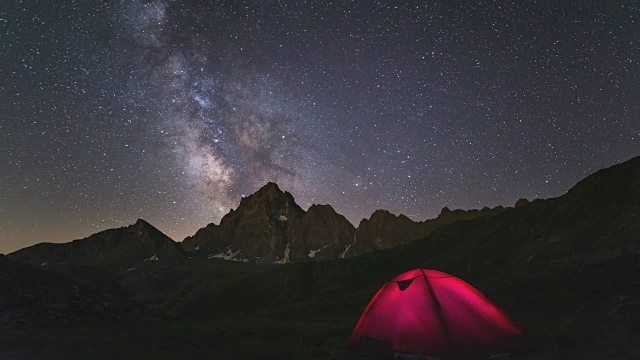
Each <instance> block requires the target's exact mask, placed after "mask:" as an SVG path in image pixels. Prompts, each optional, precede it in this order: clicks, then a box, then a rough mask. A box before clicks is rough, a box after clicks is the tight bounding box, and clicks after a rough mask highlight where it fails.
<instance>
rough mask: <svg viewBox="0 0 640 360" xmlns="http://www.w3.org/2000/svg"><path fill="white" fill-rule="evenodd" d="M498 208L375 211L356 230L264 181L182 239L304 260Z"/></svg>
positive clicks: (258, 256)
mask: <svg viewBox="0 0 640 360" xmlns="http://www.w3.org/2000/svg"><path fill="white" fill-rule="evenodd" d="M503 209H504V208H503V207H496V208H494V209H489V208H484V209H482V210H469V211H466V210H454V211H451V210H449V209H448V208H444V209H443V210H442V212H441V214H440V215H439V216H438V217H437V218H436V219H431V220H426V221H423V222H415V221H413V220H411V219H409V218H408V217H406V216H404V215H393V214H391V213H390V212H388V211H386V210H377V211H376V212H374V213H373V214H372V215H371V217H370V218H369V219H363V220H362V221H361V222H360V224H359V226H358V228H355V227H354V226H353V225H352V224H351V223H350V222H349V221H348V220H347V219H346V218H345V217H344V216H342V215H340V214H338V213H337V212H336V211H335V210H334V209H333V208H332V207H331V206H330V205H317V204H314V205H312V206H311V207H310V208H309V210H308V211H304V210H303V209H302V208H300V206H298V205H297V204H296V203H295V200H294V198H293V196H292V195H291V194H290V193H288V192H286V191H285V192H283V191H282V190H280V188H279V187H278V185H277V184H275V183H268V184H267V185H265V186H263V187H262V188H260V189H259V190H258V191H256V192H255V193H254V194H252V195H250V196H248V197H246V198H243V199H242V200H241V202H240V205H239V206H238V208H237V209H236V210H231V211H230V212H229V213H228V214H227V215H225V216H224V217H223V218H222V220H221V221H220V225H216V224H213V223H211V224H209V225H207V226H206V227H204V228H201V229H200V230H198V231H197V232H196V233H195V234H194V235H193V236H189V237H187V238H185V239H184V241H182V246H183V247H184V248H185V250H187V251H196V252H198V251H200V252H206V253H207V254H209V256H211V257H212V258H222V259H226V260H241V261H249V260H254V259H255V260H257V261H259V262H271V263H273V262H280V263H287V262H305V261H322V260H328V259H336V258H339V257H349V256H357V255H361V254H365V253H368V252H371V251H375V250H380V249H386V248H390V247H394V246H397V245H400V244H404V243H407V242H410V241H412V240H415V239H418V238H420V237H423V236H426V235H428V234H430V233H431V232H432V231H433V230H435V229H437V228H438V227H440V226H443V225H446V224H449V223H452V222H456V221H461V220H469V219H475V218H478V217H482V216H489V215H492V214H496V213H499V212H500V211H502V210H503Z"/></svg>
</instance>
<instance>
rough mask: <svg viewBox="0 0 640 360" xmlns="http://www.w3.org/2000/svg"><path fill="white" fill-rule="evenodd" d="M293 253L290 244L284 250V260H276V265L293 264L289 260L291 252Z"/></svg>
mask: <svg viewBox="0 0 640 360" xmlns="http://www.w3.org/2000/svg"><path fill="white" fill-rule="evenodd" d="M290 251H291V247H290V246H289V243H287V247H286V248H285V249H284V256H283V257H282V259H280V260H276V262H275V263H276V264H288V263H290V262H291V260H290V259H289V252H290Z"/></svg>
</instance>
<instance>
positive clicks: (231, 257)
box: [207, 247, 249, 262]
mask: <svg viewBox="0 0 640 360" xmlns="http://www.w3.org/2000/svg"><path fill="white" fill-rule="evenodd" d="M241 253H242V250H238V251H235V252H234V251H233V250H231V247H228V248H227V250H225V251H223V252H221V253H219V254H209V255H208V256H207V258H208V259H222V260H227V261H242V262H247V261H249V259H244V258H241V257H238V255H240V254H241Z"/></svg>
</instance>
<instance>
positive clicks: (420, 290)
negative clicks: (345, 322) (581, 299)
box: [350, 269, 522, 359]
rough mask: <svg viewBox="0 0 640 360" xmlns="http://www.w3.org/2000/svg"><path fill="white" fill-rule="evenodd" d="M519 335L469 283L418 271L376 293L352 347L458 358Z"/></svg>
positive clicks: (446, 275) (352, 341)
mask: <svg viewBox="0 0 640 360" xmlns="http://www.w3.org/2000/svg"><path fill="white" fill-rule="evenodd" d="M520 335H522V332H521V330H520V329H519V328H518V327H517V326H516V325H515V324H514V323H513V322H512V321H511V320H510V319H509V318H508V317H507V316H506V315H505V314H504V313H503V312H502V311H501V310H500V309H499V308H498V307H497V306H496V305H494V304H493V303H491V301H489V299H487V298H486V297H485V296H484V295H483V294H482V293H481V292H480V291H478V290H476V289H475V288H474V287H472V286H471V285H469V284H468V283H466V282H464V281H463V280H461V279H459V278H457V277H455V276H452V275H449V274H446V273H443V272H440V271H436V270H428V269H415V270H411V271H408V272H405V273H403V274H400V275H398V276H396V277H395V278H394V279H393V280H391V281H389V282H388V283H386V284H385V285H384V286H383V287H382V288H381V289H380V290H379V291H378V292H377V293H376V294H375V296H374V297H373V299H372V300H371V301H370V302H369V305H368V306H367V307H366V309H365V311H364V313H363V314H362V316H361V317H360V320H359V321H358V323H357V324H356V327H355V329H354V331H353V334H352V336H351V339H350V344H351V346H352V348H354V349H357V348H359V347H360V348H362V347H363V346H364V347H366V344H371V343H377V344H385V345H384V347H385V348H389V349H391V350H392V351H393V352H395V353H408V354H420V355H426V356H431V357H435V358H440V359H458V358H464V357H465V355H466V354H470V353H477V352H478V351H480V350H481V349H490V348H492V347H496V346H499V345H500V344H502V343H504V342H506V341H507V340H509V339H512V338H514V337H518V336H520Z"/></svg>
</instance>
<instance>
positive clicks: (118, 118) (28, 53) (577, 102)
mask: <svg viewBox="0 0 640 360" xmlns="http://www.w3.org/2000/svg"><path fill="white" fill-rule="evenodd" d="M639 15H640V10H639V8H638V6H637V3H635V2H623V3H619V4H609V5H603V4H594V5H576V4H565V5H563V6H559V5H553V4H534V3H522V4H509V5H502V4H498V3H493V2H482V1H480V2H474V4H466V5H456V4H453V3H451V2H448V1H445V2H430V3H423V2H410V1H408V2H378V1H339V2H336V1H313V2H311V1H306V2H303V1H301V2H293V1H268V0H266V1H207V2H199V1H187V2H179V1H168V0H163V1H146V0H145V1H143V0H131V1H114V2H108V3H103V4H97V3H94V2H56V1H53V2H12V3H11V4H9V6H8V9H7V12H6V14H3V15H2V17H1V18H0V21H2V23H3V24H4V25H5V27H4V29H6V30H3V33H2V51H1V53H2V61H0V67H1V68H2V72H1V74H2V78H3V81H2V84H0V86H1V91H2V93H1V107H2V113H1V118H0V252H8V251H12V250H15V249H17V248H20V247H23V246H27V245H30V244H33V243H35V242H40V241H55V242H58V241H68V240H71V239H74V238H80V237H83V236H87V235H89V234H91V233H93V232H96V231H99V230H102V229H106V228H109V227H115V226H124V225H127V224H131V223H133V222H134V221H135V219H136V218H138V217H140V218H144V219H146V220H148V221H149V222H151V223H152V224H154V225H156V226H157V227H158V228H160V229H161V230H162V231H164V232H166V233H167V234H168V235H170V236H172V237H173V238H174V239H176V240H181V239H183V238H184V237H185V236H187V235H190V234H193V233H194V232H195V231H196V230H197V229H198V228H199V227H202V226H204V225H206V224H207V223H209V222H217V221H219V219H220V218H221V216H223V215H224V214H225V213H226V212H228V211H229V209H231V208H234V207H235V206H237V204H238V202H239V199H240V198H241V197H242V196H244V195H248V194H250V193H252V192H254V191H255V190H257V189H258V188H259V187H260V186H261V185H263V184H264V183H266V182H267V181H275V182H277V183H278V184H280V186H281V188H283V189H284V190H288V191H290V192H291V193H293V194H294V196H295V198H296V201H297V202H298V203H299V204H300V205H301V206H302V207H304V208H306V207H308V206H310V205H311V204H312V203H329V204H332V205H333V206H334V207H335V208H336V210H337V211H338V212H340V213H342V214H344V215H345V216H346V217H347V218H348V219H349V220H350V221H351V222H353V223H354V224H356V225H357V223H358V222H359V221H360V219H362V218H364V217H368V216H369V215H370V214H371V213H372V212H373V211H375V210H376V209H378V208H384V209H388V210H391V211H392V212H395V213H404V214H407V215H409V216H410V217H411V218H413V219H415V220H423V219H426V218H430V217H434V216H436V215H437V214H438V212H439V210H440V209H441V208H442V207H444V206H448V207H450V208H465V209H468V208H479V207H483V206H495V205H513V203H514V202H515V201H516V200H517V199H518V198H520V197H525V198H529V199H532V198H538V197H552V196H558V195H560V194H562V193H563V192H565V191H566V190H568V189H569V187H570V186H572V185H573V184H574V183H575V182H576V181H578V180H579V179H581V178H582V177H584V176H586V175H588V174H590V173H592V172H594V171H596V170H598V169H600V168H602V167H607V166H610V165H613V164H614V163H616V162H620V161H623V160H626V159H629V158H630V157H633V156H637V155H640V101H638V99H640V76H639V75H640V64H639V63H638V59H639V58H640V41H639V37H640V35H639V34H640V23H639V22H638V20H637V19H638V18H639Z"/></svg>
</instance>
